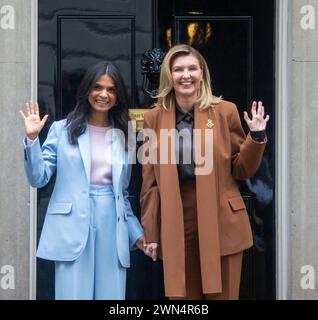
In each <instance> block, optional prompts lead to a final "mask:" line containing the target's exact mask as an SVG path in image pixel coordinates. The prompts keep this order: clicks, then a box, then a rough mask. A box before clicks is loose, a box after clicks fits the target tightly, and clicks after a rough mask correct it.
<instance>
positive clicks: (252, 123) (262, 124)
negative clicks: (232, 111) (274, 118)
mask: <svg viewBox="0 0 318 320" xmlns="http://www.w3.org/2000/svg"><path fill="white" fill-rule="evenodd" d="M256 106H257V103H256V101H253V104H252V107H251V113H252V119H250V118H249V116H248V114H247V112H246V111H245V112H244V120H245V122H246V123H247V125H248V127H249V128H250V130H251V131H261V130H265V129H266V124H267V122H268V120H269V115H267V116H266V117H265V118H264V115H265V110H264V106H263V105H262V101H259V102H258V108H257V110H256Z"/></svg>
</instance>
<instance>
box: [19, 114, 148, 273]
mask: <svg viewBox="0 0 318 320" xmlns="http://www.w3.org/2000/svg"><path fill="white" fill-rule="evenodd" d="M65 124H66V120H65V119H64V120H61V121H56V122H54V123H53V124H52V126H51V128H50V130H49V133H48V136H47V139H46V141H45V142H44V144H43V146H42V148H41V146H40V142H39V139H38V138H37V139H36V140H35V141H34V142H33V143H32V144H31V145H27V144H26V141H24V154H25V156H24V158H25V161H24V165H25V172H26V175H27V178H28V181H29V183H30V185H31V186H32V187H36V188H40V187H43V186H45V185H46V184H47V183H48V182H49V180H50V178H51V177H52V175H53V174H54V173H55V172H56V182H55V186H54V190H53V193H52V195H51V199H50V202H49V205H48V209H47V212H46V216H45V220H44V225H43V229H42V233H41V238H40V242H39V246H38V250H37V256H38V257H40V258H43V259H47V260H54V261H73V260H75V259H77V258H78V257H79V255H80V254H81V252H82V251H83V250H84V248H85V245H86V242H87V238H88V232H89V221H90V214H89V185H90V166H91V164H90V162H91V156H90V154H91V152H90V142H89V132H88V129H87V130H86V131H85V133H84V134H82V135H81V136H79V138H78V144H77V145H71V144H70V143H69V141H68V135H67V128H66V127H65ZM121 142H122V139H120V135H118V132H116V130H112V181H113V189H114V195H115V201H116V214H117V226H116V236H117V244H114V245H117V251H118V258H119V261H120V263H121V265H122V266H123V267H126V268H128V267H129V266H130V249H132V248H133V247H134V244H135V242H136V241H137V240H138V239H139V238H140V237H141V236H142V235H143V229H142V227H141V225H140V223H139V221H138V219H137V218H136V217H135V215H134V214H133V212H132V209H131V206H130V203H129V200H128V192H127V188H128V185H129V181H130V174H131V165H128V155H127V151H125V150H124V148H123V146H122V143H121Z"/></svg>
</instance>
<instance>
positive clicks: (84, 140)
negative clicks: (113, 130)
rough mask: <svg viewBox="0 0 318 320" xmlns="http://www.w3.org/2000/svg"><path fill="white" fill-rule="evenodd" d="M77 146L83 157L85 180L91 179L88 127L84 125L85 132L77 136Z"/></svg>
mask: <svg viewBox="0 0 318 320" xmlns="http://www.w3.org/2000/svg"><path fill="white" fill-rule="evenodd" d="M77 140H78V146H79V149H80V153H81V156H82V159H83V163H84V168H85V173H86V177H87V182H88V184H90V180H91V150H90V142H89V129H88V127H86V130H85V132H84V133H83V134H82V135H80V136H79V137H78V139H77Z"/></svg>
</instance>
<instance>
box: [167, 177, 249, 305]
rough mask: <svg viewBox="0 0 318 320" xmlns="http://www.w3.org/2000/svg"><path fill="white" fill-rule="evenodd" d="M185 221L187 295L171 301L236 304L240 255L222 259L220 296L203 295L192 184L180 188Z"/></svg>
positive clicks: (187, 183) (194, 197)
mask: <svg viewBox="0 0 318 320" xmlns="http://www.w3.org/2000/svg"><path fill="white" fill-rule="evenodd" d="M180 191H181V197H182V204H183V215H184V216H183V217H184V238H185V260H186V261H185V265H186V270H185V274H186V292H187V295H186V296H185V297H180V298H179V297H170V298H169V299H170V300H179V299H180V300H237V299H238V298H239V290H240V280H241V268H242V258H243V252H239V253H236V254H233V255H229V256H223V257H221V277H222V292H220V293H211V294H204V293H203V292H202V284H201V267H200V255H199V239H198V224H197V206H196V189H195V180H190V181H187V182H185V183H181V184H180Z"/></svg>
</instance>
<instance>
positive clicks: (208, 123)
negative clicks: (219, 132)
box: [206, 119, 214, 129]
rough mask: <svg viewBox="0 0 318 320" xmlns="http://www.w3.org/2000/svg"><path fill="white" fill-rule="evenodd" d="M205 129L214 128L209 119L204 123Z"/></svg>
mask: <svg viewBox="0 0 318 320" xmlns="http://www.w3.org/2000/svg"><path fill="white" fill-rule="evenodd" d="M206 127H207V128H208V129H212V128H213V127H214V123H213V121H212V120H211V119H208V121H207V123H206Z"/></svg>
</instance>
